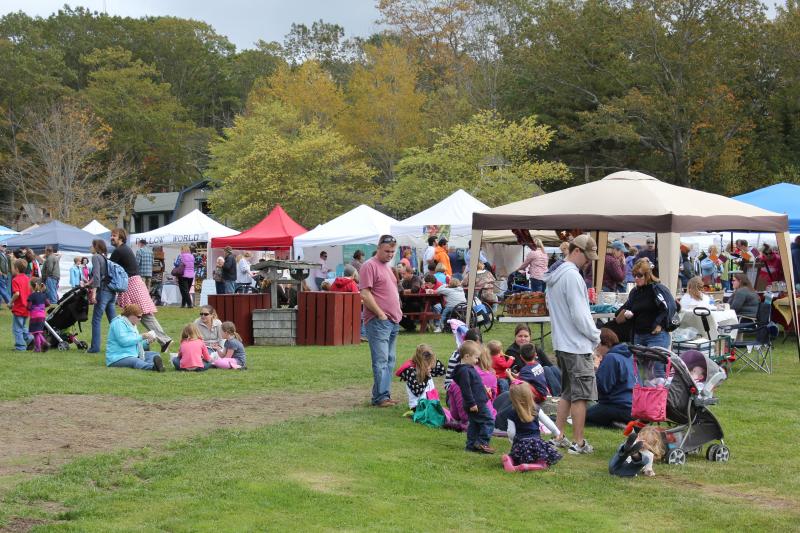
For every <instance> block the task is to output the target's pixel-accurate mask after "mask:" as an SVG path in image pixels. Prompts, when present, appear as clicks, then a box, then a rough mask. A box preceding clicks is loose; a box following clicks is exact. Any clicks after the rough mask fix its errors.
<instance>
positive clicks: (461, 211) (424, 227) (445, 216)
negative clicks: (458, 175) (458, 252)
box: [391, 189, 489, 250]
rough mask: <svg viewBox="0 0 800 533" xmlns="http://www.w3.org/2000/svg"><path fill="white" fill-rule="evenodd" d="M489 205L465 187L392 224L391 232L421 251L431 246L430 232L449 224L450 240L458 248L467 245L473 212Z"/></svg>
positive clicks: (483, 209)
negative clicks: (465, 189) (472, 194)
mask: <svg viewBox="0 0 800 533" xmlns="http://www.w3.org/2000/svg"><path fill="white" fill-rule="evenodd" d="M486 209H489V206H488V205H486V204H484V203H483V202H481V201H480V200H478V199H477V198H475V197H473V196H471V195H470V194H469V193H467V192H465V191H464V190H463V189H458V190H457V191H456V192H454V193H453V194H451V195H450V196H448V197H447V198H445V199H444V200H442V201H441V202H439V203H437V204H435V205H433V206H431V207H429V208H428V209H426V210H424V211H421V212H419V213H417V214H416V215H413V216H410V217H408V218H407V219H405V220H403V221H401V222H397V223H395V224H392V231H391V233H392V235H394V237H395V238H396V239H397V241H398V242H399V243H400V244H402V245H406V246H413V247H415V248H417V249H419V250H422V249H424V248H425V247H426V246H428V236H429V235H437V236H438V235H440V233H441V231H440V230H441V229H445V230H446V228H441V227H442V226H449V234H448V235H447V240H448V241H449V243H448V244H449V245H450V246H453V247H455V248H466V246H467V243H468V242H469V240H470V238H471V233H472V214H473V213H475V212H477V211H485V210H486Z"/></svg>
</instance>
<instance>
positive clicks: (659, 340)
mask: <svg viewBox="0 0 800 533" xmlns="http://www.w3.org/2000/svg"><path fill="white" fill-rule="evenodd" d="M633 343H634V344H638V345H640V346H650V347H652V346H659V347H661V348H666V349H669V347H670V344H671V343H672V338H671V337H670V335H669V333H668V332H666V331H662V332H661V333H657V334H656V335H653V334H652V333H634V334H633ZM666 373H667V369H666V365H664V364H663V363H653V376H654V377H657V378H663V377H666Z"/></svg>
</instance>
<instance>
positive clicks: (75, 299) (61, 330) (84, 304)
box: [44, 287, 89, 351]
mask: <svg viewBox="0 0 800 533" xmlns="http://www.w3.org/2000/svg"><path fill="white" fill-rule="evenodd" d="M88 318H89V290H88V289H87V288H86V287H75V288H73V289H70V290H69V291H68V292H67V293H66V294H64V296H62V297H61V298H60V299H59V300H58V304H56V305H55V306H54V307H51V308H50V309H48V311H47V318H46V319H45V323H44V327H45V330H46V334H45V335H46V338H47V342H48V343H49V344H50V346H52V347H54V348H58V349H59V350H61V351H64V350H69V345H70V344H74V345H75V347H76V348H78V349H79V350H85V349H86V348H88V347H89V345H88V344H86V343H85V342H83V341H81V340H78V336H77V335H76V334H75V333H74V332H73V331H72V329H71V328H72V327H73V326H74V325H75V324H78V330H79V331H80V327H81V322H86V320H88Z"/></svg>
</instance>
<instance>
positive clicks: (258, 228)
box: [211, 204, 308, 259]
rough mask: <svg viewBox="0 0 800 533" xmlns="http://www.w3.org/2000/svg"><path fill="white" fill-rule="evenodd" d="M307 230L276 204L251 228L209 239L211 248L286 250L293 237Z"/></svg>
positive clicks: (289, 247) (290, 244)
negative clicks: (231, 234) (232, 234)
mask: <svg viewBox="0 0 800 533" xmlns="http://www.w3.org/2000/svg"><path fill="white" fill-rule="evenodd" d="M307 231H308V230H306V228H304V227H303V226H301V225H300V224H298V223H297V222H295V221H294V220H292V217H290V216H289V214H288V213H286V211H284V210H283V208H282V207H281V206H280V204H278V205H276V206H275V208H274V209H273V210H272V211H270V212H269V214H268V215H267V216H266V217H264V219H263V220H261V222H259V223H258V224H256V225H255V226H253V227H252V228H250V229H248V230H244V231H243V232H241V233H239V234H238V235H236V236H232V237H227V236H218V237H217V238H214V239H211V248H215V249H216V248H225V247H226V246H230V247H231V248H233V249H234V250H276V249H284V250H287V249H291V247H292V243H293V242H294V238H295V237H297V236H298V235H302V234H303V233H306V232H307ZM287 259H288V257H287Z"/></svg>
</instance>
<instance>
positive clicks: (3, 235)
mask: <svg viewBox="0 0 800 533" xmlns="http://www.w3.org/2000/svg"><path fill="white" fill-rule="evenodd" d="M17 235H19V232H18V231H14V230H13V229H11V228H7V227H5V226H0V242H3V241H7V240H8V239H10V238H12V237H15V236H17Z"/></svg>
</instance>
